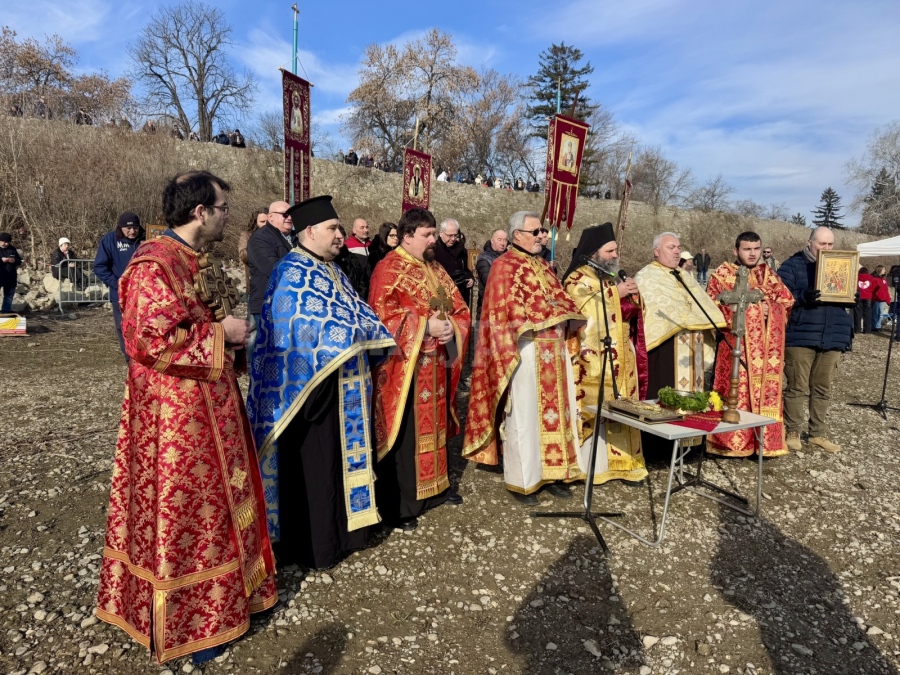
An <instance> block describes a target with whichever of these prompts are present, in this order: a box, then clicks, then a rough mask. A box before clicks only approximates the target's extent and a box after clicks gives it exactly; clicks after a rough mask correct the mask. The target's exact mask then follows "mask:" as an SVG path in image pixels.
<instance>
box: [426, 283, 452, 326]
mask: <svg viewBox="0 0 900 675" xmlns="http://www.w3.org/2000/svg"><path fill="white" fill-rule="evenodd" d="M428 306H429V307H431V309H433V310H436V311H438V312H440V314H438V316H437V318H438V319H440V320H441V321H446V320H447V314H446V312H449V311H451V310H452V309H453V303H452V302H450V298H449V296H448V295H447V289H446V288H444V287H443V286H438V292H437V295H435V296H433V297H432V298H431V300H429V301H428Z"/></svg>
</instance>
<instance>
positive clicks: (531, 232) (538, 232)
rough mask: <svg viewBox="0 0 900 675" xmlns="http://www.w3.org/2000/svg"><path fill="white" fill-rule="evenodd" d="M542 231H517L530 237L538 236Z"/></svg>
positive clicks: (538, 229) (539, 229)
mask: <svg viewBox="0 0 900 675" xmlns="http://www.w3.org/2000/svg"><path fill="white" fill-rule="evenodd" d="M541 231H542V228H540V227H539V228H537V229H536V230H519V232H524V233H525V234H530V235H531V236H532V237H536V236H538V235H539V234H540V233H541Z"/></svg>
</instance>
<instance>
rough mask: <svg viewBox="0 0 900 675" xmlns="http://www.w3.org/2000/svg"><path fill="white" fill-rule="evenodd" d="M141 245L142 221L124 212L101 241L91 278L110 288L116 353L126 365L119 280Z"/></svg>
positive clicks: (129, 212) (126, 355) (126, 357)
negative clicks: (113, 227) (118, 352)
mask: <svg viewBox="0 0 900 675" xmlns="http://www.w3.org/2000/svg"><path fill="white" fill-rule="evenodd" d="M142 241H144V228H143V227H141V219H140V218H138V217H137V215H136V214H134V213H132V212H131V211H126V212H125V213H123V214H122V215H121V216H119V220H118V222H117V223H116V229H114V230H113V231H112V232H107V233H106V234H104V235H103V239H101V240H100V246H98V247H97V255H96V256H94V274H96V275H97V278H99V279H100V281H102V282H103V283H104V284H106V285H107V287H109V301H110V303H112V310H113V321H115V324H116V334H117V335H118V336H119V349H120V350H121V351H122V354H124V356H125V363H128V354H126V353H125V341H124V340H123V338H122V310H121V308H120V307H119V279H120V278H121V276H122V274H123V273H124V272H125V268H126V267H128V263H129V262H130V261H131V257H132V256H133V255H134V252H135V251H136V250H137V247H138V246H140V245H141V242H142Z"/></svg>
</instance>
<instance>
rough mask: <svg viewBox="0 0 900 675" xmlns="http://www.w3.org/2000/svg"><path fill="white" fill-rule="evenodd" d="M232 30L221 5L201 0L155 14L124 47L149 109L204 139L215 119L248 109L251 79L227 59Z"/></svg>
mask: <svg viewBox="0 0 900 675" xmlns="http://www.w3.org/2000/svg"><path fill="white" fill-rule="evenodd" d="M231 33H232V29H231V26H230V25H229V24H228V23H227V22H226V20H225V15H224V13H223V12H222V10H220V9H218V8H217V7H212V6H210V5H205V4H203V3H200V2H182V4H180V5H176V6H174V7H164V8H162V9H160V10H159V11H158V12H157V13H156V14H154V15H153V16H152V17H151V19H150V23H148V24H147V25H146V26H145V27H144V29H143V30H142V31H141V34H140V36H139V37H138V39H137V42H136V43H135V45H134V46H133V47H132V48H131V49H130V50H129V55H130V56H131V60H132V63H133V75H134V78H135V80H136V81H137V82H139V83H141V84H142V85H143V87H144V94H145V95H144V102H145V104H146V106H147V109H148V112H150V113H151V114H155V115H162V116H165V117H168V118H169V119H170V120H171V121H172V122H173V123H174V124H176V125H178V127H179V128H181V130H182V131H183V132H184V134H185V136H187V134H188V133H189V132H190V130H191V129H193V128H195V126H196V129H197V133H198V134H199V135H200V139H201V140H205V141H208V140H210V139H211V138H212V133H213V125H214V123H215V122H216V121H218V120H220V119H222V118H227V117H229V116H230V115H237V114H240V113H244V112H247V111H248V110H249V109H250V106H251V104H252V102H253V93H254V91H255V88H256V84H255V82H254V79H253V77H252V75H251V74H250V73H249V72H244V73H243V74H238V73H236V72H235V70H234V69H233V68H232V66H231V64H230V63H229V60H228V52H229V50H230V48H231V44H232V43H231Z"/></svg>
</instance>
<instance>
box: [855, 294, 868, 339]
mask: <svg viewBox="0 0 900 675" xmlns="http://www.w3.org/2000/svg"><path fill="white" fill-rule="evenodd" d="M853 328H854V330H855V331H856V332H857V333H871V332H872V301H871V300H857V301H856V307H854V308H853Z"/></svg>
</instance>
